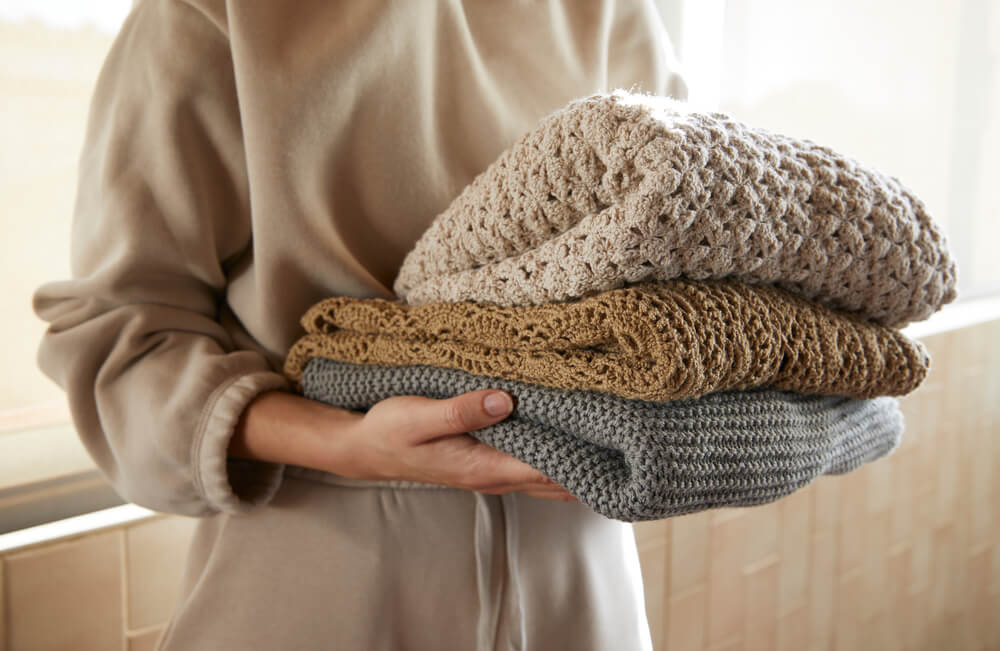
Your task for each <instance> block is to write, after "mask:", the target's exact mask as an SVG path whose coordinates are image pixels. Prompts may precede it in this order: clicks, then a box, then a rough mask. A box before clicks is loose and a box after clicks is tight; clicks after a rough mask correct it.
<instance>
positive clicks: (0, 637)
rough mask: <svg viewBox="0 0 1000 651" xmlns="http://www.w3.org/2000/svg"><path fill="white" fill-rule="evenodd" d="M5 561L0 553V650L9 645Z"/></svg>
mask: <svg viewBox="0 0 1000 651" xmlns="http://www.w3.org/2000/svg"><path fill="white" fill-rule="evenodd" d="M6 563H7V560H6V559H5V558H4V557H3V556H2V555H0V651H7V649H8V648H9V647H10V626H8V621H9V620H10V618H9V617H8V615H7V611H8V604H9V603H10V600H9V599H7V572H6V567H5V565H6Z"/></svg>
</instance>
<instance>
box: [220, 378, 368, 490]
mask: <svg viewBox="0 0 1000 651" xmlns="http://www.w3.org/2000/svg"><path fill="white" fill-rule="evenodd" d="M361 418H362V415H361V414H359V413H357V412H353V411H349V410H346V409H337V408H336V407H331V406H329V405H325V404H323V403H321V402H317V401H315V400H309V399H307V398H304V397H302V396H299V395H296V394H292V393H287V392H283V391H269V392H265V393H262V394H260V395H259V396H257V397H256V398H255V399H254V400H253V401H251V402H250V403H249V404H248V405H247V407H246V408H245V409H244V411H243V413H242V414H241V416H240V419H239V422H238V423H237V426H236V429H235V431H234V432H233V437H232V439H231V440H230V442H229V448H228V454H229V456H231V457H237V458H242V459H256V460H260V461H269V462H272V463H281V464H292V465H298V466H304V467H307V468H316V469H318V470H326V471H330V472H338V469H340V468H343V467H345V466H347V465H348V463H349V461H348V457H347V452H348V450H349V448H350V445H349V440H350V439H351V438H352V436H351V432H350V431H349V430H353V429H355V426H356V424H357V423H358V422H359V421H360V420H361Z"/></svg>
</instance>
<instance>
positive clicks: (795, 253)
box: [394, 92, 956, 326]
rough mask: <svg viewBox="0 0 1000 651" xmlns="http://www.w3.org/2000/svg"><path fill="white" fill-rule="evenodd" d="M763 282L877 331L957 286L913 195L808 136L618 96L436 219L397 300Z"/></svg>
mask: <svg viewBox="0 0 1000 651" xmlns="http://www.w3.org/2000/svg"><path fill="white" fill-rule="evenodd" d="M680 277H684V278H690V279H695V280H701V279H708V278H723V277H732V278H734V279H737V280H739V281H742V282H745V283H769V284H774V285H777V286H780V287H783V288H785V289H787V290H789V291H792V292H795V293H797V294H799V295H801V296H804V297H806V298H808V299H811V300H815V301H817V302H819V303H822V304H824V305H827V306H831V307H833V308H837V309H841V310H846V311H851V312H856V313H857V314H858V315H860V316H862V317H864V318H866V319H869V320H872V321H875V322H877V323H880V324H883V325H889V326H902V325H905V324H906V323H907V322H910V321H914V320H920V319H925V318H927V317H928V316H930V314H931V313H933V312H934V311H935V310H937V309H938V308H939V307H940V306H941V305H942V304H944V303H947V302H949V301H951V300H953V299H954V297H955V282H956V270H955V263H954V261H953V260H952V258H951V257H950V256H949V254H948V251H947V248H946V243H945V238H944V237H943V235H942V233H941V231H940V230H939V229H938V228H937V227H936V226H935V224H934V222H933V221H932V220H931V218H930V216H929V215H928V214H927V212H926V210H925V208H924V205H923V204H922V203H921V201H920V200H919V199H918V198H917V197H915V196H914V195H913V194H912V193H910V192H909V191H908V190H907V189H905V188H904V187H903V186H902V185H900V183H899V182H898V181H897V180H896V179H895V178H892V177H889V176H886V175H884V174H881V173H879V172H878V171H876V170H875V169H873V168H870V167H866V166H864V165H862V164H860V163H858V162H857V161H854V160H852V159H850V158H847V157H845V156H843V155H841V154H838V153H837V152H834V151H832V150H830V149H828V148H826V147H821V146H819V145H816V144H814V143H812V142H810V141H808V140H799V139H795V138H790V137H787V136H782V135H779V134H775V133H772V132H770V131H767V130H764V129H756V128H751V127H749V126H747V125H744V124H742V123H740V122H738V121H736V120H733V119H731V118H729V117H727V116H725V115H722V114H719V113H697V112H693V111H691V110H690V109H689V108H687V107H686V106H685V105H684V104H681V103H678V102H675V101H672V100H669V99H666V98H659V97H649V96H642V95H632V94H628V93H624V92H618V93H615V94H611V95H595V96H592V97H589V98H586V99H582V100H578V101H575V102H572V103H570V104H569V105H568V106H567V107H565V108H564V109H562V110H560V111H557V112H555V113H553V114H552V115H550V116H549V117H548V118H546V119H544V120H543V121H542V122H541V123H540V124H539V125H538V126H537V127H536V128H535V129H534V130H533V131H531V132H529V133H528V134H526V135H525V136H523V137H522V138H521V139H520V140H519V141H518V142H517V143H515V144H514V145H513V146H511V147H510V148H509V149H508V150H507V151H505V152H504V153H503V154H502V155H501V156H500V157H499V158H498V159H497V160H496V161H495V162H494V163H493V164H491V165H490V166H489V168H487V169H486V170H485V171H484V172H483V173H482V174H480V175H479V176H478V177H477V178H476V179H475V181H473V183H471V184H470V185H469V186H468V187H467V188H466V189H465V190H464V191H463V192H462V193H461V194H460V195H458V197H457V198H455V200H454V201H453V202H452V203H451V205H450V206H449V207H448V209H447V210H446V211H445V212H444V213H442V214H441V215H439V216H438V217H437V218H436V219H435V220H434V222H432V223H431V225H430V227H429V228H428V229H427V230H426V231H425V233H424V234H423V236H422V237H421V238H420V240H419V241H418V242H417V244H416V246H415V247H414V248H413V250H412V251H411V252H410V253H409V254H408V255H407V257H406V259H405V260H404V262H403V265H402V268H401V269H400V271H399V274H398V275H397V277H396V280H395V283H394V289H395V291H396V294H397V295H398V296H400V297H401V298H403V299H404V300H405V301H407V302H408V303H410V304H424V303H432V302H442V301H446V302H456V301H466V300H472V301H481V302H491V303H496V304H500V305H523V304H540V303H546V302H551V301H555V300H565V299H570V298H575V297H580V296H584V295H588V294H592V293H595V292H599V291H604V290H608V289H613V288H616V287H621V286H623V285H624V284H625V283H629V282H638V281H642V280H668V279H673V278H680Z"/></svg>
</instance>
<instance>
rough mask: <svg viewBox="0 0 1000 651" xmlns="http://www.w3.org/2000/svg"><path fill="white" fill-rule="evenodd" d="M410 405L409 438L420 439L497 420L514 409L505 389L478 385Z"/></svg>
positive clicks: (417, 440)
mask: <svg viewBox="0 0 1000 651" xmlns="http://www.w3.org/2000/svg"><path fill="white" fill-rule="evenodd" d="M412 406H413V412H412V414H411V418H410V427H409V428H408V429H409V431H410V432H411V433H412V441H413V442H415V443H416V442H421V443H422V442H426V441H430V440H433V439H435V438H439V437H442V436H450V435H454V434H464V433H466V432H471V431H473V430H477V429H482V428H483V427H488V426H490V425H493V424H494V423H498V422H500V421H501V420H503V419H504V418H506V417H507V416H509V415H510V413H511V411H513V409H514V400H513V398H511V396H510V394H508V393H506V392H504V391H499V390H495V389H480V390H478V391H470V392H469V393H463V394H461V395H458V396H455V397H453V398H445V399H444V400H433V399H430V398H428V399H426V400H420V401H417V402H414V403H413V405H412Z"/></svg>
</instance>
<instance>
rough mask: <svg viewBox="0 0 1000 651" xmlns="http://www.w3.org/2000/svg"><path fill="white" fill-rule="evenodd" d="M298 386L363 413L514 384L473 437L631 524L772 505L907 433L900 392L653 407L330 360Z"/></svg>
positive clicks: (776, 395) (442, 372)
mask: <svg viewBox="0 0 1000 651" xmlns="http://www.w3.org/2000/svg"><path fill="white" fill-rule="evenodd" d="M303 387H304V390H305V396H306V397H307V398H311V399H313V400H319V401H322V402H325V403H328V404H331V405H334V406H336V407H340V408H343V409H356V410H364V409H367V408H369V407H371V406H372V405H374V404H375V403H376V402H378V401H380V400H383V399H385V398H389V397H391V396H397V395H419V396H425V397H428V398H438V399H440V398H449V397H451V396H455V395H458V394H460V393H464V392H466V391H474V390H476V389H486V388H496V389H503V390H505V391H508V392H510V393H511V395H513V396H515V398H516V408H515V410H514V413H513V414H512V415H511V416H509V417H508V418H507V419H505V420H503V421H501V422H500V423H497V424H496V425H492V426H490V427H486V428H484V429H481V430H477V431H473V432H469V434H471V435H472V436H474V437H475V438H477V439H479V440H481V441H483V442H485V443H487V444H489V445H491V446H493V447H495V448H496V449H498V450H500V451H502V452H505V453H507V454H510V455H511V456H514V457H516V458H518V459H520V460H522V461H524V462H525V463H527V464H529V465H531V466H532V467H534V468H536V469H538V470H540V471H541V472H543V473H544V474H545V475H547V476H549V477H551V478H553V479H555V480H556V481H558V482H559V483H560V484H562V486H564V487H565V488H566V489H567V490H568V491H569V492H571V493H572V494H573V495H575V496H576V497H577V498H578V499H579V500H580V501H581V502H582V503H584V504H586V505H587V506H589V507H590V508H592V509H593V510H595V511H597V512H598V513H600V514H602V515H604V516H607V517H609V518H615V519H618V520H626V521H638V520H655V519H660V518H666V517H670V516H675V515H682V514H684V513H691V512H693V511H700V510H704V509H711V508H719V507H733V506H751V505H754V504H763V503H765V502H771V501H773V500H776V499H778V498H780V497H782V496H784V495H788V494H789V493H792V492H793V491H795V490H797V489H799V488H802V487H803V486H805V485H806V484H808V483H809V482H811V481H812V480H814V479H815V478H816V477H818V476H819V475H821V474H824V473H830V474H835V473H844V472H848V471H850V470H853V469H854V468H857V467H858V466H860V465H862V464H863V463H866V462H868V461H872V460H873V459H877V458H879V457H881V456H884V455H885V454H887V453H889V452H890V451H891V450H892V449H893V448H895V447H896V445H897V443H898V441H899V438H900V435H901V434H902V431H903V420H902V416H901V414H900V412H899V408H898V403H897V401H896V400H895V399H893V398H877V399H874V400H854V399H850V398H841V397H831V396H806V395H802V394H796V393H789V392H783V391H775V390H771V389H757V390H752V391H733V392H723V393H714V394H712V395H709V396H704V397H702V398H696V399H690V400H678V401H674V402H646V401H641V400H626V399H623V398H618V397H614V396H610V395H607V394H601V393H593V392H586V391H562V390H558V389H550V388H546V387H541V386H538V385H532V384H526V383H522V382H512V381H506V380H494V379H490V378H485V377H482V376H476V375H471V374H469V373H465V372H463V371H456V370H450V369H441V368H433V367H429V366H405V367H384V366H370V365H369V366H362V365H356V364H347V363H344V362H337V361H334V360H330V359H323V358H315V359H313V360H311V361H310V362H309V363H308V364H307V365H306V368H305V374H304V376H303Z"/></svg>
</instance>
